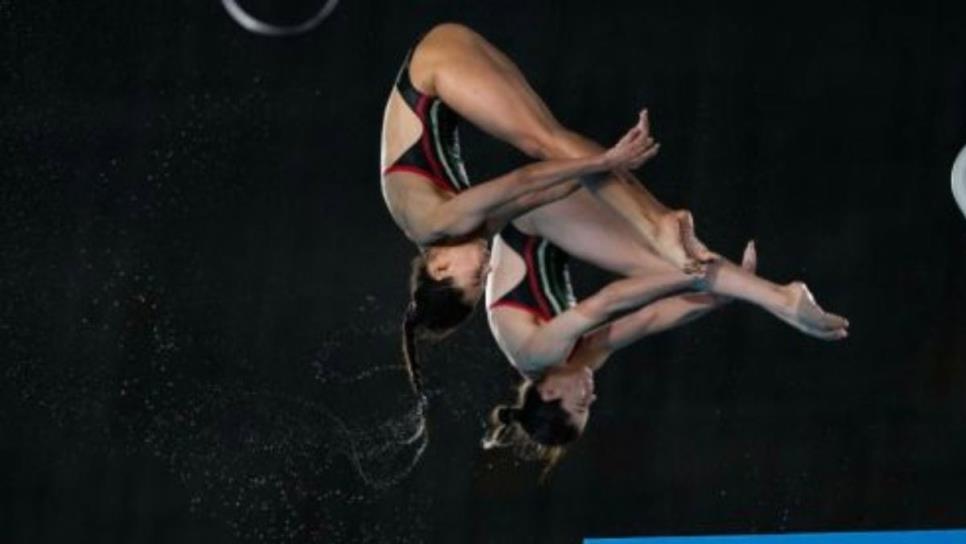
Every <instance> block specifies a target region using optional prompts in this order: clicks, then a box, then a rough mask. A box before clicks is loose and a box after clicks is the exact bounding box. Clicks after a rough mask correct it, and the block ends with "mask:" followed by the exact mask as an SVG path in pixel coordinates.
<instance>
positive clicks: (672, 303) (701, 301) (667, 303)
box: [581, 293, 727, 370]
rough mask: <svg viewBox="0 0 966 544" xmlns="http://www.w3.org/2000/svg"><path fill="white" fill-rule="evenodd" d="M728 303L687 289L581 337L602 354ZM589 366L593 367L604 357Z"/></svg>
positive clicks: (586, 346)
mask: <svg viewBox="0 0 966 544" xmlns="http://www.w3.org/2000/svg"><path fill="white" fill-rule="evenodd" d="M724 304H727V299H724V298H721V297H716V296H714V295H711V294H709V293H688V294H684V295H677V296H673V297H667V298H664V299H661V300H658V301H657V302H653V303H651V304H648V305H647V306H645V307H643V308H641V309H639V310H637V311H636V312H634V313H631V314H628V315H626V316H624V317H622V318H620V319H618V320H616V321H614V322H612V323H608V324H606V325H604V326H603V327H600V328H598V329H597V330H595V331H593V332H591V333H590V334H588V335H587V336H585V337H584V343H583V344H582V345H581V347H583V348H584V349H587V350H588V351H591V352H598V353H601V354H607V355H609V354H610V353H613V352H615V351H617V350H619V349H621V348H623V347H626V346H628V345H630V344H633V343H634V342H637V341H638V340H640V339H641V338H643V337H645V336H649V335H652V334H657V333H659V332H663V331H666V330H668V329H673V328H675V327H680V326H681V325H684V324H686V323H690V322H691V321H694V320H695V319H697V318H699V317H701V316H703V315H705V314H707V313H708V312H709V311H711V310H713V309H715V308H719V307H721V306H722V305H724ZM594 359H595V360H599V361H598V362H597V364H590V365H589V366H590V367H591V368H592V369H594V370H596V369H597V368H599V367H600V366H602V365H603V364H604V360H606V357H602V358H598V357H595V358H594Z"/></svg>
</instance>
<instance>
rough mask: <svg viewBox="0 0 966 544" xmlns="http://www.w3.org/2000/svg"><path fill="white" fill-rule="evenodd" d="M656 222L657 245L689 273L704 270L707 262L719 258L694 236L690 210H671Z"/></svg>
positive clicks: (681, 268)
mask: <svg viewBox="0 0 966 544" xmlns="http://www.w3.org/2000/svg"><path fill="white" fill-rule="evenodd" d="M654 224H655V233H654V240H653V244H654V249H655V250H656V251H657V252H658V254H660V255H661V256H662V257H664V258H665V259H667V260H668V261H669V262H670V263H671V264H673V265H674V266H676V267H677V268H678V269H680V270H682V271H684V272H685V273H686V274H703V273H704V272H705V271H706V268H707V265H708V264H710V263H712V262H714V261H715V260H717V259H718V258H720V257H719V256H718V255H716V254H714V253H713V252H711V251H709V250H708V248H707V247H705V246H704V244H702V243H701V241H700V240H698V238H697V237H696V236H695V234H694V219H693V218H692V217H691V212H689V211H687V210H677V211H673V212H668V213H666V214H664V215H662V216H661V217H659V218H657V220H656V221H655V223H654Z"/></svg>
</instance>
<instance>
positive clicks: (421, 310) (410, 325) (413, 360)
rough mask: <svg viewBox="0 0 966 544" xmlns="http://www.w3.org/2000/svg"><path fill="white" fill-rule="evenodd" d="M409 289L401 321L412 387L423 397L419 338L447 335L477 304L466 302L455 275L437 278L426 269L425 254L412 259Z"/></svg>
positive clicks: (436, 337)
mask: <svg viewBox="0 0 966 544" xmlns="http://www.w3.org/2000/svg"><path fill="white" fill-rule="evenodd" d="M409 289H410V294H411V297H412V299H411V300H410V302H409V306H408V307H406V313H405V315H404V316H403V322H402V347H403V358H404V359H405V361H406V369H407V370H408V371H409V381H410V383H411V384H412V386H413V391H415V392H416V394H417V395H419V396H420V397H422V396H423V395H424V393H423V380H422V373H421V368H420V364H419V356H418V354H417V350H416V343H417V340H420V339H424V338H428V339H431V340H440V339H442V338H444V337H445V336H446V335H448V334H449V333H451V332H453V331H454V330H455V329H456V327H457V326H459V324H460V323H462V322H463V321H465V320H466V318H467V317H469V315H470V314H471V313H473V308H474V305H473V304H468V303H467V302H466V300H465V297H464V294H463V291H462V290H460V289H459V288H458V287H456V286H455V285H454V284H453V279H452V278H444V279H442V280H437V279H434V278H433V277H432V276H430V275H429V272H428V271H427V270H426V258H425V257H423V256H422V255H418V256H416V257H415V258H414V259H413V261H412V273H411V275H410V278H409Z"/></svg>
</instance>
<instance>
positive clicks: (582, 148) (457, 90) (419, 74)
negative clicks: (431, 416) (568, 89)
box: [381, 24, 713, 352]
mask: <svg viewBox="0 0 966 544" xmlns="http://www.w3.org/2000/svg"><path fill="white" fill-rule="evenodd" d="M460 118H463V119H467V120H468V121H470V122H472V123H474V124H475V125H476V126H478V127H480V128H481V129H483V130H484V131H486V132H487V133H489V134H491V135H493V136H496V137H498V138H500V139H502V140H505V141H507V142H509V143H510V144H512V145H514V146H515V147H517V148H518V149H520V150H522V151H524V152H525V153H527V154H528V155H529V156H531V157H533V158H536V159H541V160H545V161H546V162H543V163H538V164H534V165H530V166H528V167H525V168H524V169H522V170H519V171H516V172H513V173H511V174H509V175H507V176H503V177H500V178H497V179H495V180H491V181H489V182H487V183H481V184H476V185H471V183H470V182H469V180H468V178H467V176H466V172H465V169H464V166H463V162H462V159H461V157H460V149H459V138H458V132H457V125H458V122H459V120H460ZM632 130H638V131H639V134H638V135H637V136H633V135H631V134H628V137H630V138H631V139H632V140H635V141H636V145H643V146H644V147H645V148H646V149H645V150H644V151H643V152H641V154H640V155H639V156H638V155H633V158H632V157H627V156H624V157H615V156H613V153H612V155H611V156H610V157H609V158H607V155H606V152H605V150H604V149H603V148H602V147H601V146H599V145H597V144H596V143H593V142H591V141H589V140H587V139H585V138H583V137H581V136H579V135H577V134H575V133H572V132H570V131H566V130H564V129H563V127H561V126H560V125H559V123H557V121H556V120H555V119H554V118H553V116H552V115H551V114H550V112H549V110H548V109H547V108H546V106H545V105H544V104H543V102H542V101H541V100H540V98H539V97H538V96H537V95H536V93H534V91H533V90H532V89H531V88H530V86H529V85H528V84H527V82H526V80H525V79H524V78H523V76H522V74H520V72H519V70H517V69H516V67H515V66H514V65H513V63H512V62H511V61H510V60H509V59H507V58H506V57H505V56H504V55H503V54H502V53H500V52H499V51H498V50H497V49H496V48H495V47H493V46H492V45H491V44H489V43H488V42H487V41H486V40H484V39H483V38H482V37H481V36H479V35H478V34H476V33H475V32H473V31H472V30H470V29H468V28H466V27H463V26H460V25H456V24H443V25H439V26H437V27H435V28H433V29H432V30H431V31H430V32H428V33H427V34H426V35H425V36H424V37H423V38H422V39H421V40H420V41H419V43H418V44H417V46H416V47H415V48H414V49H413V50H412V51H411V52H410V53H409V55H407V57H406V61H405V62H404V64H403V67H402V69H401V70H400V72H399V75H398V77H397V80H396V85H395V87H394V88H393V91H392V92H391V94H390V97H389V100H388V103H387V105H386V110H385V115H384V120H383V133H382V154H381V166H382V172H383V175H382V192H383V197H384V198H385V201H386V205H387V206H388V208H389V210H390V213H391V214H392V216H393V219H394V220H395V221H396V223H397V224H398V225H399V226H400V228H401V229H402V230H403V231H404V232H405V233H406V235H407V236H408V237H409V238H410V239H411V240H412V241H413V242H415V243H416V244H418V245H419V246H420V247H421V248H422V249H423V251H421V255H420V256H418V257H416V259H414V260H413V266H412V275H411V280H410V283H411V292H412V300H411V303H410V305H409V307H408V309H407V311H406V314H405V319H404V323H403V332H404V339H405V342H404V346H405V347H406V349H407V352H411V351H412V349H411V348H412V347H414V342H415V336H416V333H417V332H419V333H422V334H427V335H431V336H436V337H440V336H444V335H445V334H446V333H448V332H449V331H451V330H452V329H453V328H454V327H456V326H457V325H458V324H459V323H461V322H462V321H463V320H464V319H465V318H466V317H467V316H468V315H469V314H470V313H471V311H472V309H473V307H474V305H475V304H476V302H477V300H479V298H480V297H481V296H482V291H483V290H482V282H481V278H482V275H483V271H484V267H485V266H486V260H487V249H486V245H487V244H486V240H487V237H488V234H492V233H495V232H496V231H498V230H499V226H500V224H501V223H505V222H506V221H507V220H508V219H511V218H513V217H514V216H517V215H519V214H521V213H525V212H526V211H528V210H531V209H534V208H536V207H538V206H541V205H543V204H545V203H548V202H553V201H555V200H557V199H560V198H563V197H565V196H566V195H568V194H570V193H571V192H573V191H574V190H576V189H577V188H578V181H577V180H576V179H568V178H577V177H578V176H581V175H587V174H591V173H594V172H602V171H609V173H610V175H606V176H598V177H596V178H594V179H589V178H582V182H583V185H584V187H586V188H587V189H589V190H590V191H591V192H592V193H593V194H594V195H595V196H597V197H598V198H600V199H601V200H602V201H603V202H606V203H607V204H608V205H609V206H610V207H611V208H612V209H613V210H615V211H616V212H617V213H618V214H619V215H621V216H622V217H624V218H625V219H626V220H627V221H629V222H630V223H631V224H632V225H633V226H634V229H635V230H636V231H637V232H638V233H639V235H640V237H642V238H643V239H644V240H645V241H646V242H647V243H648V244H649V245H650V247H652V248H653V249H654V250H655V251H656V252H657V254H659V255H661V256H662V257H663V258H665V259H667V260H668V261H669V262H671V263H673V264H674V265H675V266H676V267H677V268H680V269H685V270H689V271H693V270H697V269H699V268H700V267H701V266H702V263H706V262H708V261H710V260H711V259H712V258H713V256H712V255H711V254H710V252H708V251H707V249H706V248H704V246H703V245H702V244H701V243H700V242H699V241H698V240H697V239H696V238H695V237H694V235H693V224H692V220H691V217H690V214H688V213H687V212H685V211H680V210H678V211H671V210H668V209H667V208H665V207H664V206H663V205H661V204H660V203H659V202H658V201H657V200H656V199H654V198H653V197H652V196H651V195H650V194H649V193H648V192H647V191H646V190H645V189H644V188H643V187H642V186H641V185H640V184H639V183H636V180H634V178H633V177H632V176H631V174H630V173H629V169H630V168H632V167H636V166H638V165H639V164H640V163H642V162H643V161H646V160H647V159H649V158H650V157H652V156H654V154H656V153H657V151H658V148H659V146H658V144H656V143H655V142H654V141H653V139H652V138H651V137H650V134H649V132H648V129H647V124H646V122H644V123H639V128H638V129H632ZM614 153H618V151H614ZM547 159H567V160H566V161H563V162H561V161H559V160H547ZM604 159H607V160H604ZM618 159H620V160H618ZM621 161H624V162H621Z"/></svg>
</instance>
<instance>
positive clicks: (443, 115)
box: [383, 50, 471, 193]
mask: <svg viewBox="0 0 966 544" xmlns="http://www.w3.org/2000/svg"><path fill="white" fill-rule="evenodd" d="M412 55H413V52H412V50H410V51H409V54H407V55H406V60H405V61H404V62H403V65H402V68H401V69H400V70H399V75H398V76H396V89H397V90H398V91H399V94H401V95H402V97H403V100H405V101H406V104H408V105H409V107H410V108H411V109H412V110H413V113H415V114H416V116H417V117H419V121H420V123H422V125H423V134H422V136H421V137H420V138H419V141H417V142H416V143H414V144H413V145H412V147H410V148H409V149H407V150H406V152H405V153H403V154H402V156H401V157H399V159H397V160H396V162H394V163H393V164H392V165H391V166H389V168H386V170H385V171H384V172H383V174H388V173H390V172H411V173H414V174H419V175H420V176H422V177H424V178H426V179H427V180H428V181H430V182H432V183H433V185H435V186H436V187H438V188H440V189H442V190H443V191H446V192H448V193H458V192H460V191H464V190H466V189H469V188H470V185H471V184H470V181H469V178H468V177H467V176H466V167H465V166H464V164H463V158H462V157H461V155H460V137H459V136H460V135H459V124H460V121H461V120H462V118H461V117H460V116H459V115H458V114H457V113H456V112H454V111H453V110H451V109H450V108H449V107H448V106H447V105H446V104H444V103H443V101H442V100H440V99H439V98H438V97H435V96H429V95H426V94H423V93H422V92H420V91H419V89H417V88H416V87H414V86H413V82H412V80H411V79H410V78H409V62H410V60H411V59H412Z"/></svg>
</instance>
